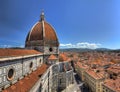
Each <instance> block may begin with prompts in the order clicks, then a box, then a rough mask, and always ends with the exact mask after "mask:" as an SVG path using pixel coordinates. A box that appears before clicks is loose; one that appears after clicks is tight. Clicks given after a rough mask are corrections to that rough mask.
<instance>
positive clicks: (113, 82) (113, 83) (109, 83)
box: [103, 78, 120, 92]
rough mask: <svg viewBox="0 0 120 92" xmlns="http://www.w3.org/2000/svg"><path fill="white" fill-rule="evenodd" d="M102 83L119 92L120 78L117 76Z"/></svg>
mask: <svg viewBox="0 0 120 92" xmlns="http://www.w3.org/2000/svg"><path fill="white" fill-rule="evenodd" d="M103 85H104V86H106V87H107V88H109V89H111V90H113V91H115V92H120V78H117V79H115V80H113V79H107V80H105V82H104V84H103Z"/></svg>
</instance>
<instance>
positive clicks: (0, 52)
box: [0, 48, 42, 58]
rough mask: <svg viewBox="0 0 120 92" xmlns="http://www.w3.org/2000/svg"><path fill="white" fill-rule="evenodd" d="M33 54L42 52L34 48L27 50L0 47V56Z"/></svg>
mask: <svg viewBox="0 0 120 92" xmlns="http://www.w3.org/2000/svg"><path fill="white" fill-rule="evenodd" d="M34 54H42V53H41V52H38V51H36V50H27V49H8V48H7V49H6V48H5V49H0V58H6V57H16V56H25V55H34Z"/></svg>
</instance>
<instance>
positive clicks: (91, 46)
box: [60, 42, 101, 49]
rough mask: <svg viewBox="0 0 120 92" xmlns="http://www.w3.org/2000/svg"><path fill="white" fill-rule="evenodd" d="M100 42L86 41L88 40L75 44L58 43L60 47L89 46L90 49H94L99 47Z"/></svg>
mask: <svg viewBox="0 0 120 92" xmlns="http://www.w3.org/2000/svg"><path fill="white" fill-rule="evenodd" d="M100 46H101V44H99V43H88V42H79V43H76V44H71V43H69V44H60V47H61V48H90V49H96V48H99V47H100Z"/></svg>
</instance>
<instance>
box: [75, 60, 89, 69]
mask: <svg viewBox="0 0 120 92" xmlns="http://www.w3.org/2000/svg"><path fill="white" fill-rule="evenodd" d="M77 66H78V67H79V68H83V69H88V66H87V65H85V64H83V63H81V62H77Z"/></svg>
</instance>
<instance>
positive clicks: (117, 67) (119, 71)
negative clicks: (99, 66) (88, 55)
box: [107, 64, 120, 74]
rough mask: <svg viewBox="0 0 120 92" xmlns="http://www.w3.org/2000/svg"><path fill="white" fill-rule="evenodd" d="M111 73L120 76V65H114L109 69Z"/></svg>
mask: <svg viewBox="0 0 120 92" xmlns="http://www.w3.org/2000/svg"><path fill="white" fill-rule="evenodd" d="M107 70H108V71H109V72H112V73H116V74H120V65H119V64H117V65H114V66H111V67H110V68H108V69H107Z"/></svg>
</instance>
